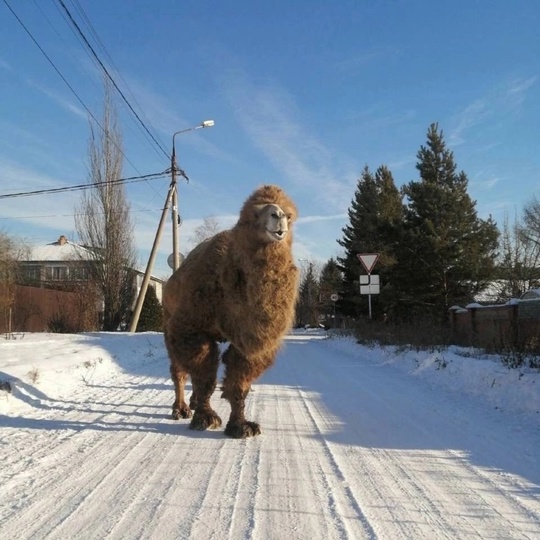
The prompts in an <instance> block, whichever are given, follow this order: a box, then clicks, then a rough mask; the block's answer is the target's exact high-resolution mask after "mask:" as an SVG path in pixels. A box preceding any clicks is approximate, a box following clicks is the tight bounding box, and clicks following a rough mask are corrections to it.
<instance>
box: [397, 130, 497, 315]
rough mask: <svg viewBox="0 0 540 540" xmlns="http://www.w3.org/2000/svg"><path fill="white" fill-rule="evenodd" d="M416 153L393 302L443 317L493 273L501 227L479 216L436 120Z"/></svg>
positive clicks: (408, 311)
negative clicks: (415, 177) (416, 173)
mask: <svg viewBox="0 0 540 540" xmlns="http://www.w3.org/2000/svg"><path fill="white" fill-rule="evenodd" d="M417 157H418V163H417V165H416V168H417V169H418V171H419V173H420V179H419V180H418V181H412V182H410V183H409V184H408V185H406V186H405V187H404V188H403V193H404V195H405V197H406V200H407V210H406V215H405V224H404V229H403V231H402V237H401V238H400V240H399V242H398V243H397V244H396V247H397V250H396V251H397V255H398V264H397V265H396V266H395V272H394V276H393V285H394V293H395V297H396V300H397V303H396V306H395V308H396V311H398V312H400V314H401V315H402V316H407V317H409V316H410V315H411V313H412V314H431V315H436V316H437V317H440V318H442V319H444V318H445V317H446V315H447V310H448V308H449V307H450V306H452V305H453V304H461V305H463V304H466V303H468V302H470V301H472V300H473V298H474V296H475V294H477V293H478V292H480V291H481V290H483V289H484V288H485V286H486V285H487V282H488V280H490V279H491V278H492V277H493V274H494V268H495V257H496V249H497V242H498V230H497V227H496V224H495V223H494V222H493V221H492V219H491V218H489V219H487V220H482V219H480V218H479V217H478V216H477V213H476V209H475V206H476V202H475V201H473V200H472V199H471V198H470V197H469V195H468V194H467V185H468V180H467V176H466V175H465V173H464V172H457V171H456V164H455V163H454V155H453V153H452V152H451V151H450V150H448V149H447V148H446V144H445V141H444V137H443V132H442V131H439V129H438V125H437V124H432V125H431V126H430V128H429V130H428V133H427V145H426V146H421V148H420V150H419V152H418V154H417Z"/></svg>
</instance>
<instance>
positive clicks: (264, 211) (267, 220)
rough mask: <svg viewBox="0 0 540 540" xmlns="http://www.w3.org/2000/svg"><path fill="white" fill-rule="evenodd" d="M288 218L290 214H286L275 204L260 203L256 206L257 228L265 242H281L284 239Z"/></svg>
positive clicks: (286, 232) (287, 228)
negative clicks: (258, 227)
mask: <svg viewBox="0 0 540 540" xmlns="http://www.w3.org/2000/svg"><path fill="white" fill-rule="evenodd" d="M290 219H291V216H290V214H289V215H287V214H286V213H285V212H284V211H283V210H282V209H281V208H280V207H279V206H278V205H277V204H261V205H258V206H257V221H258V223H259V226H260V229H259V230H260V231H261V233H262V236H263V237H264V238H265V240H266V241H267V242H268V241H270V242H282V241H283V240H285V238H287V235H288V233H289V225H290Z"/></svg>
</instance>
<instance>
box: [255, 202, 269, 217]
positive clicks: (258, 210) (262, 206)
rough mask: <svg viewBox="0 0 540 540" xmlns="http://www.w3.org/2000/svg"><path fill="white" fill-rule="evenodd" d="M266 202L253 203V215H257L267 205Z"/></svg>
mask: <svg viewBox="0 0 540 540" xmlns="http://www.w3.org/2000/svg"><path fill="white" fill-rule="evenodd" d="M267 206H268V205H267V204H254V205H253V210H255V217H259V216H260V214H261V212H262V211H263V210H264V209H265V208H266V207H267Z"/></svg>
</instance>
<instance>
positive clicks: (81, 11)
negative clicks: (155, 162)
mask: <svg viewBox="0 0 540 540" xmlns="http://www.w3.org/2000/svg"><path fill="white" fill-rule="evenodd" d="M71 4H72V5H73V6H74V7H75V10H76V11H77V13H78V14H79V16H80V17H81V19H82V20H83V22H84V24H85V25H86V27H87V28H88V30H89V31H90V33H91V35H92V36H93V38H94V40H95V42H96V43H97V46H98V47H99V49H100V50H101V52H102V53H103V54H104V56H105V57H106V59H107V61H108V64H109V67H111V66H112V68H113V70H114V72H115V73H116V75H117V76H118V77H119V78H120V80H121V81H122V83H123V86H124V88H125V89H126V90H127V92H128V93H129V94H130V97H131V99H132V100H133V101H134V103H135V104H136V105H137V108H138V109H139V111H140V112H139V114H140V116H142V117H144V119H145V121H146V123H147V124H148V125H149V126H150V127H151V128H152V131H153V132H154V134H155V135H156V138H159V135H158V133H157V130H156V129H155V127H154V126H153V125H152V122H151V121H150V119H149V118H148V116H147V115H146V113H145V112H144V108H143V107H141V105H140V103H139V102H138V101H137V98H136V96H135V94H134V93H133V92H132V90H131V88H130V87H129V85H128V83H127V82H126V80H125V79H124V77H123V76H122V73H121V72H120V70H119V69H118V66H117V65H116V63H115V62H114V59H113V58H112V56H111V54H110V53H109V51H108V49H107V47H106V46H105V44H104V43H103V40H102V39H101V38H100V36H99V34H98V32H97V30H96V29H95V27H94V25H93V24H92V21H91V20H90V18H89V17H88V15H87V14H86V12H85V10H84V8H83V7H82V5H81V3H80V2H79V0H71ZM160 142H163V141H161V140H160Z"/></svg>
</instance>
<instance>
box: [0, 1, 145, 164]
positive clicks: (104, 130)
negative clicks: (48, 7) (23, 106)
mask: <svg viewBox="0 0 540 540" xmlns="http://www.w3.org/2000/svg"><path fill="white" fill-rule="evenodd" d="M3 2H4V4H5V5H6V6H7V8H8V9H9V11H10V12H11V14H12V15H13V16H14V17H15V19H17V22H18V23H19V24H20V25H21V27H22V28H23V30H24V31H25V32H26V33H27V34H28V36H29V37H30V39H31V40H32V42H33V43H34V45H35V46H36V47H37V48H38V49H39V51H40V52H41V54H43V56H44V57H45V58H46V59H47V61H48V62H49V64H50V65H51V66H52V67H53V69H54V70H55V71H56V73H57V74H58V76H59V77H60V78H61V79H62V80H63V81H64V83H65V84H66V86H67V87H68V88H69V90H70V91H71V93H72V94H73V95H74V96H75V98H76V99H77V101H78V102H79V103H80V104H81V106H82V107H83V108H84V110H85V111H86V112H87V113H88V115H89V116H90V118H92V120H93V121H94V122H95V123H96V125H98V126H99V128H100V129H101V130H102V131H103V133H104V134H105V135H106V136H107V137H109V140H110V142H112V143H113V145H114V146H116V148H117V150H118V151H119V152H120V153H121V154H122V155H123V156H124V158H125V159H126V161H127V162H128V163H129V164H130V165H131V166H132V167H133V169H134V170H136V171H137V172H139V170H138V169H137V167H135V165H134V164H133V163H132V162H131V160H130V159H129V158H128V157H127V156H126V155H125V154H124V152H123V150H122V148H121V147H120V146H119V145H118V143H117V142H116V141H115V140H114V138H112V137H110V135H109V133H108V132H107V130H106V129H105V128H104V127H103V126H102V125H101V124H100V122H99V121H98V119H97V118H96V117H95V115H94V114H93V113H92V111H91V110H90V109H89V108H88V106H87V105H86V103H84V101H83V100H82V99H81V97H80V96H79V94H77V92H76V91H75V89H74V88H73V86H71V84H70V83H69V81H68V80H67V79H66V78H65V77H64V75H63V74H62V72H61V71H60V69H59V68H58V67H57V66H56V64H55V63H54V62H53V61H52V59H51V58H50V56H49V55H48V54H47V53H46V52H45V50H44V49H43V47H42V46H41V45H40V44H39V43H38V41H37V40H36V38H35V37H34V36H33V34H32V32H30V30H29V29H28V28H27V26H26V25H25V24H24V22H23V21H22V20H21V18H20V17H19V16H18V15H17V13H16V12H15V11H14V10H13V8H12V7H11V5H10V4H9V2H8V1H7V0H3Z"/></svg>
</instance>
